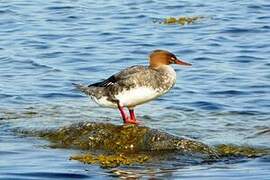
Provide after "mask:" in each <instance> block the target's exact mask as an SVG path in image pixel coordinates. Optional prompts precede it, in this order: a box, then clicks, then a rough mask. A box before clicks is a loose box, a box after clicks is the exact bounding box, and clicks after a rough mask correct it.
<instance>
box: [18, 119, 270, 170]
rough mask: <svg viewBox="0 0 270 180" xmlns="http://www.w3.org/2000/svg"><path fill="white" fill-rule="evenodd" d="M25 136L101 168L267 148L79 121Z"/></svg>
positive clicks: (259, 152) (246, 154) (248, 152)
mask: <svg viewBox="0 0 270 180" xmlns="http://www.w3.org/2000/svg"><path fill="white" fill-rule="evenodd" d="M23 133H24V135H28V136H30V135H32V136H33V135H34V136H40V137H42V138H46V139H47V140H49V141H50V142H51V145H50V146H51V147H54V148H74V149H81V150H84V152H85V153H84V154H79V155H73V156H71V158H70V159H72V160H78V161H80V162H83V163H87V164H99V165H100V166H102V167H115V166H119V165H131V164H134V163H135V164H137V163H144V162H146V161H153V160H157V161H158V162H159V161H160V160H162V159H165V160H166V159H173V160H177V163H179V161H180V162H183V164H186V163H187V164H188V163H192V164H195V163H204V162H207V163H209V162H214V161H222V160H226V159H228V158H229V159H231V158H232V157H233V158H235V157H236V158H239V157H258V156H262V155H266V154H270V151H269V150H265V149H259V148H252V147H248V146H235V145H224V144H223V145H218V146H216V147H210V146H208V145H206V144H204V143H201V142H199V141H196V140H192V139H189V138H185V137H179V136H174V135H171V134H169V133H166V132H163V131H160V130H156V129H151V128H149V127H144V126H136V125H114V124H108V123H95V122H81V123H78V124H73V125H71V126H68V127H63V128H60V129H56V130H45V131H35V132H33V131H24V132H23Z"/></svg>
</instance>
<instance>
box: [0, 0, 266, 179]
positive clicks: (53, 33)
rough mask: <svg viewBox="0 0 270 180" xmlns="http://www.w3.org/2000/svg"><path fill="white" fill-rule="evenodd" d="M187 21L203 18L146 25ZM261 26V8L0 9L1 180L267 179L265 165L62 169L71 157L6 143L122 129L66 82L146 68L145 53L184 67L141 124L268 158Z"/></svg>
mask: <svg viewBox="0 0 270 180" xmlns="http://www.w3.org/2000/svg"><path fill="white" fill-rule="evenodd" d="M194 15H199V16H204V17H205V18H204V19H201V20H199V21H198V22H197V23H194V24H190V25H185V26H180V25H163V24H158V23H153V19H156V18H164V17H169V16H175V17H178V16H194ZM269 22H270V2H269V1H267V0H256V1H248V0H242V1H237V0H230V1H226V2H221V1H216V0H210V1H172V0H171V1H153V0H139V1H136V2H135V1H134V2H133V1H120V0H115V1H86V0H81V1H71V0H70V1H67V0H66V1H57V0H48V1H41V0H37V1H26V0H18V1H1V3H0V179H68V178H70V179H88V178H96V179H103V178H111V179H113V178H118V177H121V178H127V177H138V178H145V179H147V178H161V179H162V178H171V179H175V178H179V179H180V178H181V179H245V180H246V179H270V158H269V157H260V158H256V159H249V160H246V161H243V162H239V163H236V164H224V163H223V164H222V163H221V164H219V163H217V164H211V165H205V164H204V165H196V166H192V165H191V166H186V167H183V166H180V167H178V166H174V165H171V164H169V163H168V164H164V165H161V164H145V165H134V166H125V167H118V168H113V169H102V168H100V167H99V166H98V165H85V164H82V163H80V162H77V161H70V160H69V157H70V155H72V154H74V153H76V152H77V151H76V150H67V149H51V148H48V147H47V146H46V145H47V144H48V142H46V141H43V140H40V139H37V138H26V137H18V136H16V135H14V134H13V133H12V132H11V130H12V129H14V128H17V127H19V128H33V129H44V128H51V127H60V126H64V125H68V124H71V123H74V122H79V121H85V120H87V121H97V122H102V121H105V122H112V123H115V124H120V123H122V122H121V119H120V116H119V113H118V112H117V111H116V110H112V109H104V108H100V107H97V106H96V105H95V104H94V103H93V102H91V101H89V99H88V98H86V97H85V96H83V95H82V94H80V93H79V92H78V91H76V90H75V89H74V87H73V86H72V83H73V82H82V83H92V82H95V81H97V80H100V79H102V78H105V77H108V76H110V75H111V74H113V73H115V72H117V71H119V70H121V69H123V68H125V67H128V66H131V65H134V64H147V55H148V54H149V53H150V52H151V51H152V50H154V49H167V50H170V51H171V52H173V53H175V54H176V55H177V56H178V57H180V58H182V59H185V60H186V61H187V62H190V63H192V64H193V66H192V67H191V68H182V67H175V68H176V71H177V83H176V85H175V87H174V89H172V90H171V91H170V92H169V93H168V94H166V95H165V96H163V97H161V98H159V99H158V100H155V101H153V102H151V103H149V104H146V105H143V106H140V107H138V108H137V114H138V118H139V119H140V120H141V121H143V122H144V125H146V126H148V127H152V128H157V129H162V130H164V131H167V132H169V133H172V134H176V135H179V136H182V135H185V136H188V137H191V138H196V139H198V140H200V141H202V142H205V143H208V144H210V145H216V144H222V143H229V144H238V145H250V146H254V147H268V148H270V145H269V138H270V133H269V132H270V110H269V109H270V95H269V92H270V39H269V37H270V24H269ZM77 153H78V152H77Z"/></svg>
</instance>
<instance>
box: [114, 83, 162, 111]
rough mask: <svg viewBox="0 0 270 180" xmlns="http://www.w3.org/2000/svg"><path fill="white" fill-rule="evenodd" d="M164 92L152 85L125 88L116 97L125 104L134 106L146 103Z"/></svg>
mask: <svg viewBox="0 0 270 180" xmlns="http://www.w3.org/2000/svg"><path fill="white" fill-rule="evenodd" d="M162 94H163V93H160V92H158V91H157V90H155V89H153V88H151V87H144V86H142V87H135V88H132V89H130V90H124V91H122V92H120V93H119V94H118V95H116V96H115V97H116V98H117V99H119V101H120V103H121V104H122V105H123V106H127V107H134V106H136V105H139V104H143V103H146V102H148V101H151V100H152V99H155V98H157V97H159V96H161V95H162Z"/></svg>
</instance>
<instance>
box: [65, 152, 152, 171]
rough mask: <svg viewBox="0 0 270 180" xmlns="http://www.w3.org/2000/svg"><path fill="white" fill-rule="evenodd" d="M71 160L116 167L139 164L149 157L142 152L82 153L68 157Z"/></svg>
mask: <svg viewBox="0 0 270 180" xmlns="http://www.w3.org/2000/svg"><path fill="white" fill-rule="evenodd" d="M70 159H71V160H77V161H80V162H82V163H85V164H99V165H100V166H101V167H103V168H108V167H116V166H120V165H131V164H135V163H137V164H141V163H144V162H146V161H147V160H149V159H150V157H149V156H147V155H144V154H123V153H118V154H113V155H104V154H100V155H93V154H83V155H74V156H71V157H70Z"/></svg>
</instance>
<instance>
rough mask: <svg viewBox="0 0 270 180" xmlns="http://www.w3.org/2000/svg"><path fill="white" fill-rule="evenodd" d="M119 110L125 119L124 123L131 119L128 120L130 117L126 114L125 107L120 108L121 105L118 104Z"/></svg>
mask: <svg viewBox="0 0 270 180" xmlns="http://www.w3.org/2000/svg"><path fill="white" fill-rule="evenodd" d="M118 109H119V111H120V114H121V116H122V118H123V121H124V123H126V122H127V121H128V119H129V118H128V116H127V115H126V113H125V110H124V107H123V106H120V104H119V103H118Z"/></svg>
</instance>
